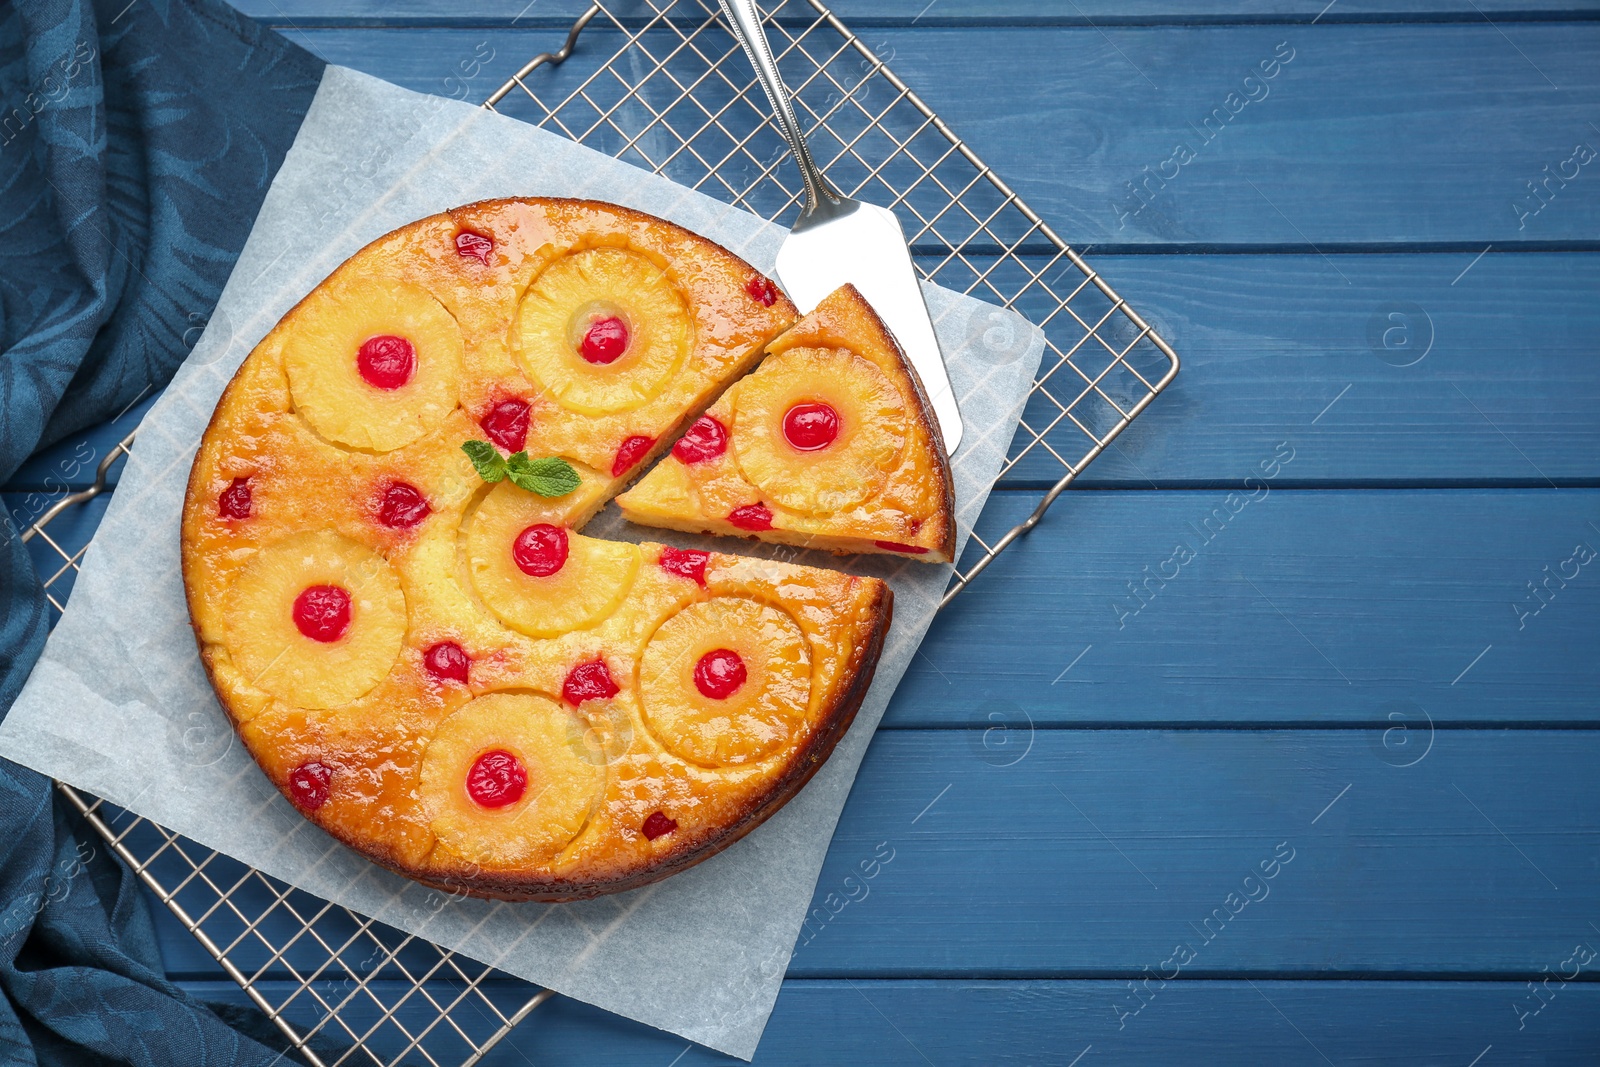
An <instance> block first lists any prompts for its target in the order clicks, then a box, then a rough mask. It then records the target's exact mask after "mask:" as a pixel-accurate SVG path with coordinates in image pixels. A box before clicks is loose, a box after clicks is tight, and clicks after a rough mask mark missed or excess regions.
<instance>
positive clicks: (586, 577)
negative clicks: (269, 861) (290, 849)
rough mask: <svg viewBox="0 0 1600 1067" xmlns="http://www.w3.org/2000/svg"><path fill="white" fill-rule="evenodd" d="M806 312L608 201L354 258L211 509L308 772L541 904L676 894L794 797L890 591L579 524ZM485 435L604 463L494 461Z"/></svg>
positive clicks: (201, 534)
mask: <svg viewBox="0 0 1600 1067" xmlns="http://www.w3.org/2000/svg"><path fill="white" fill-rule="evenodd" d="M794 318H795V309H794V307H793V305H792V304H791V303H790V302H789V301H788V300H787V299H786V298H785V297H783V295H782V294H781V293H780V292H779V291H778V290H777V288H776V286H774V285H773V284H772V282H771V281H769V280H768V279H766V278H764V277H762V276H761V274H760V273H759V272H757V271H756V270H754V269H753V268H752V267H750V266H749V265H748V264H746V263H745V262H744V261H742V260H741V259H739V258H738V257H737V256H735V255H733V254H732V253H730V252H728V251H726V250H724V249H722V248H720V247H718V246H717V245H715V244H713V243H712V242H710V241H707V240H705V239H704V238H701V237H699V236H697V235H695V234H692V233H689V232H688V231H685V230H683V229H681V228H679V227H676V226H674V225H672V224H670V223H667V222H664V221H662V220H660V219H656V218H653V217H650V216H647V215H643V214H640V213H638V212H634V211H630V210H628V209H625V208H620V207H616V206H614V205H607V204H600V203H595V202H586V201H571V200H540V199H518V200H500V201H490V202H484V203H479V204H473V205H468V206H466V207H463V208H460V209H457V210H454V211H450V212H446V213H443V214H440V215H435V216H431V217H429V218H425V219H421V220H419V221H417V222H415V223H412V224H411V225H409V226H406V227H404V228H402V229H400V230H397V231H395V232H393V233H391V234H388V235H386V236H385V237H383V238H380V239H379V240H377V241H375V242H374V243H372V244H371V245H369V246H368V247H366V248H365V249H362V250H361V251H360V252H358V253H357V254H356V255H354V256H352V257H351V258H350V259H349V260H348V261H346V262H345V263H344V264H343V265H342V266H340V267H339V268H338V269H337V270H336V271H334V273H333V274H332V275H330V276H329V277H328V278H327V279H326V280H325V281H323V282H322V283H321V284H320V285H319V286H318V287H317V288H316V289H315V290H313V291H312V292H311V293H310V294H309V295H308V296H307V297H306V298H305V299H304V300H303V301H301V303H300V304H299V305H297V306H296V307H295V308H294V309H293V310H291V311H290V312H289V313H288V314H287V315H285V316H284V318H283V319H282V320H281V321H280V322H279V324H278V325H277V326H276V327H275V328H274V329H273V331H272V332H271V333H269V334H268V335H267V337H266V338H264V339H263V340H262V341H261V343H260V344H259V345H258V346H257V347H256V348H255V350H254V351H253V352H252V353H251V354H250V355H249V356H248V357H247V358H246V360H245V361H244V363H243V364H242V365H241V366H240V368H239V370H238V372H237V373H236V375H235V376H234V379H233V381H232V382H231V383H230V384H229V386H228V388H227V390H226V391H225V393H224V394H223V397H222V399H221V400H220V401H219V403H218V406H217V409H216V413H215V415H214V416H213V418H212V421H211V424H210V426H209V428H208V429H207V431H206V433H205V435H204V438H203V440H202V442H201V445H200V448H199V451H198V453H197V455H196V457H195V462H194V467H193V470H192V473H191V476H190V482H189V490H188V495H187V498H186V501H185V506H184V515H183V546H182V548H183V562H184V581H185V587H186V590H187V593H188V599H189V608H190V615H191V619H192V622H193V624H194V629H195V633H196V637H197V641H198V643H199V647H200V652H201V659H202V662H203V663H204V665H205V668H206V670H207V672H208V674H209V676H210V678H211V681H212V684H213V687H214V688H215V690H216V692H217V695H218V697H219V699H220V701H221V703H222V705H223V707H224V708H225V709H226V710H227V712H228V714H229V715H230V717H231V718H232V720H233V722H234V724H235V726H236V728H237V730H238V732H239V736H240V737H241V738H242V739H243V741H244V743H245V745H246V746H247V747H248V749H249V751H250V752H251V754H252V756H253V757H254V758H255V760H256V761H257V763H258V764H259V765H260V766H261V768H262V769H263V771H264V772H265V773H266V774H267V775H268V777H269V778H270V779H271V780H272V781H273V782H274V784H276V785H277V786H278V788H279V789H280V790H282V791H283V793H284V794H285V795H286V796H287V797H288V798H289V799H290V801H291V802H293V803H294V804H295V805H296V806H297V807H298V808H299V810H300V811H301V812H302V813H303V814H304V815H305V816H306V817H307V818H308V819H310V820H312V821H313V822H315V823H316V824H317V825H319V826H321V827H322V828H323V829H325V830H327V831H328V832H329V833H330V834H332V835H333V836H335V837H336V838H338V839H339V840H340V841H342V842H344V843H345V844H347V845H349V846H350V847H352V848H354V849H356V850H358V851H359V852H361V853H363V854H364V855H366V856H368V857H369V858H371V859H373V860H375V861H376V862H378V863H381V864H383V865H385V866H387V867H390V868H392V869H394V870H396V871H399V872H401V873H403V874H406V875H408V876H410V877H412V878H416V879H418V880H419V881H423V882H426V883H429V884H432V885H437V886H441V887H448V888H450V889H453V890H460V891H464V892H468V893H473V894H477V895H482V896H492V897H500V898H503V899H512V900H570V899H578V898H582V897H587V896H593V895H596V894H599V893H605V892H613V891H617V890H621V889H627V888H631V887H634V886H638V885H643V884H645V883H647V882H650V881H653V880H655V879H657V878H660V877H663V876H665V875H667V874H670V873H673V872H674V871H677V870H681V869H682V868H684V867H687V866H690V865H692V864H693V863H696V862H698V861H700V860H702V859H704V858H706V857H708V856H710V855H713V854H715V852H717V851H718V850H720V849H722V848H725V847H726V846H727V845H728V844H731V843H732V842H733V841H734V840H737V839H738V838H739V837H740V836H742V835H743V834H744V833H746V832H748V831H749V830H750V829H752V828H753V827H755V826H756V825H758V824H759V823H760V822H761V821H762V820H763V819H765V818H766V817H767V816H768V815H770V814H771V813H772V812H773V811H775V810H777V808H778V807H780V806H781V805H782V804H783V803H784V802H785V801H786V800H787V799H788V798H789V797H791V796H792V795H793V794H794V793H795V792H796V791H797V790H798V789H799V788H800V786H802V785H803V784H804V783H805V781H806V780H807V779H808V778H809V777H810V775H811V774H812V773H813V772H814V771H815V770H816V769H817V768H818V767H819V766H820V765H821V763H822V761H824V760H825V759H826V758H827V756H828V754H829V753H830V752H831V751H832V749H833V746H834V744H835V743H836V741H837V740H838V738H839V737H840V736H841V735H842V734H843V732H844V730H845V729H846V728H847V727H848V725H849V723H850V721H851V719H852V717H853V716H854V714H855V711H856V709H857V707H858V706H859V705H860V702H861V699H862V697H863V696H864V695H865V692H866V689H867V686H868V684H869V682H870V680H871V677H872V671H873V668H874V666H875V664H876V662H877V658H878V655H879V652H880V649H881V647H882V643H883V639H884V635H885V634H886V632H887V630H888V627H889V622H890V613H891V607H890V601H891V598H890V593H889V590H888V587H887V586H886V585H885V584H884V583H882V582H880V581H878V580H876V579H870V578H860V577H853V576H850V575H847V574H843V573H839V572H834V571H829V570H821V569H817V568H809V567H801V566H796V565H793V564H787V563H781V562H774V561H765V560H756V559H749V558H742V557H738V556H733V555H727V554H723V553H720V552H715V551H707V550H701V549H678V548H669V547H665V546H662V545H656V544H639V545H634V544H629V543H623V542H611V541H605V540H601V539H597V538H591V537H586V536H584V535H583V534H582V533H580V532H579V530H580V529H581V527H582V526H583V524H584V523H585V522H586V521H587V520H588V519H589V518H590V517H591V516H592V515H593V514H594V513H595V511H597V510H598V509H599V508H600V507H601V506H602V505H603V504H604V503H605V501H606V500H607V499H609V498H610V497H611V496H612V495H613V494H614V493H615V492H616V490H617V489H618V488H619V487H620V486H621V485H622V484H623V483H624V482H625V481H626V480H627V479H628V478H629V477H630V476H632V475H633V474H635V473H637V472H638V471H639V470H640V469H642V468H643V467H644V466H645V465H646V464H648V463H649V462H650V461H651V460H652V459H653V458H654V457H656V456H659V455H660V454H661V453H662V452H664V451H665V450H666V449H667V448H668V447H670V446H671V445H672V444H673V441H674V438H675V437H676V436H677V435H678V433H679V431H680V430H681V429H682V427H683V426H684V425H685V424H687V423H688V422H690V421H692V420H693V419H694V418H695V417H696V416H697V415H698V414H699V413H700V412H701V411H703V410H704V409H705V407H706V406H707V405H708V404H710V403H711V402H712V401H713V400H714V399H715V398H716V397H717V396H718V394H719V393H720V392H721V391H722V390H724V389H725V388H726V387H727V386H728V385H729V383H731V382H734V381H736V380H738V379H739V378H740V377H741V376H743V375H745V374H746V373H747V372H748V371H749V370H750V368H751V367H752V366H753V365H754V364H755V363H756V362H757V361H758V360H759V359H761V358H762V355H763V352H764V350H765V349H767V347H768V343H769V342H770V341H772V339H773V338H774V337H776V336H777V335H779V334H780V333H781V332H782V331H783V330H785V329H786V328H787V327H789V326H790V325H791V324H792V323H793V320H794ZM769 358H770V357H769ZM473 441H479V442H486V444H485V445H483V446H481V447H483V448H489V446H492V455H494V456H495V457H496V459H497V460H498V461H499V464H500V466H501V467H503V466H504V464H505V461H506V459H507V458H508V457H511V458H513V459H515V458H516V457H518V456H521V457H522V458H523V459H527V458H528V457H532V458H534V459H536V460H544V459H546V458H551V457H553V458H559V459H560V460H563V461H565V469H566V470H569V471H570V472H573V473H575V475H576V477H575V478H570V479H569V480H568V481H567V482H565V483H562V484H551V483H549V481H548V479H547V480H546V481H544V482H539V483H538V484H537V485H533V489H532V490H530V488H528V487H526V486H527V485H531V484H533V483H525V482H524V481H522V480H519V479H510V478H507V479H504V480H500V481H495V482H490V481H486V480H485V477H484V476H483V474H482V473H480V468H479V466H477V465H475V462H474V459H471V458H469V456H468V454H467V453H466V452H465V451H464V450H463V445H464V444H466V443H468V442H473ZM490 466H493V464H490ZM513 469H515V464H513ZM556 481H557V482H559V481H560V479H559V478H557V479H556ZM557 490H560V491H559V492H558V491H557ZM546 493H549V494H552V495H545V494H546Z"/></svg>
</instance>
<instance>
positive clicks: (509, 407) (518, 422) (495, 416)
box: [478, 397, 528, 454]
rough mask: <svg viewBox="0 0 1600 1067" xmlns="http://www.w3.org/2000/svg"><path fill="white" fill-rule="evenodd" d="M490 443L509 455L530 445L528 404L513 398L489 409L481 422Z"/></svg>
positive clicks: (480, 424)
mask: <svg viewBox="0 0 1600 1067" xmlns="http://www.w3.org/2000/svg"><path fill="white" fill-rule="evenodd" d="M478 425H479V426H482V427H483V432H484V434H486V435H487V436H488V438H489V440H490V441H493V442H494V443H495V444H497V445H499V446H500V447H501V448H503V449H505V450H506V451H507V452H509V453H513V454H515V453H517V452H521V451H522V450H523V448H524V447H525V446H526V445H527V443H528V402H527V401H526V400H518V399H517V398H516V397H512V398H511V399H509V400H502V401H500V402H499V403H498V404H496V405H495V406H494V407H492V408H490V409H489V413H488V414H487V415H485V416H484V417H483V418H482V419H481V420H480V421H479V422H478Z"/></svg>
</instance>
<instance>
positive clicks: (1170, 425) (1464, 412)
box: [952, 253, 1600, 488]
mask: <svg viewBox="0 0 1600 1067" xmlns="http://www.w3.org/2000/svg"><path fill="white" fill-rule="evenodd" d="M1089 261H1090V264H1091V265H1092V266H1093V267H1094V268H1095V269H1096V270H1098V271H1099V272H1100V273H1102V274H1103V275H1104V276H1105V277H1106V279H1107V280H1108V281H1109V282H1110V283H1111V284H1112V285H1113V286H1114V287H1115V288H1116V289H1117V291H1118V292H1119V293H1120V295H1121V296H1122V297H1123V298H1124V299H1126V300H1127V301H1128V302H1129V303H1130V304H1131V305H1132V306H1133V307H1134V308H1136V309H1137V310H1138V311H1139V312H1140V314H1141V315H1143V316H1144V317H1145V319H1146V320H1147V321H1149V322H1150V323H1151V324H1152V325H1154V326H1155V327H1156V328H1157V329H1158V330H1159V331H1160V332H1161V334H1162V335H1163V336H1164V337H1165V338H1166V339H1167V340H1168V341H1169V342H1170V343H1171V344H1172V346H1173V347H1174V348H1175V349H1176V350H1177V351H1178V353H1179V355H1180V356H1181V357H1182V358H1183V363H1184V370H1183V372H1182V373H1181V374H1180V375H1179V376H1178V378H1177V379H1176V381H1175V382H1174V383H1173V384H1172V386H1171V387H1170V389H1169V390H1168V391H1167V393H1165V394H1164V395H1163V396H1161V397H1160V398H1159V399H1157V400H1156V402H1155V403H1153V404H1152V405H1151V406H1150V408H1149V409H1147V410H1146V411H1145V412H1144V413H1143V414H1142V415H1141V416H1140V417H1139V419H1138V420H1137V421H1136V422H1135V423H1134V424H1133V426H1132V427H1130V428H1129V430H1128V431H1127V432H1126V433H1125V434H1124V435H1123V436H1122V437H1121V438H1119V439H1118V440H1117V442H1116V444H1115V445H1114V447H1113V448H1111V449H1110V450H1109V451H1108V452H1106V453H1105V454H1104V455H1103V456H1101V457H1100V458H1099V459H1097V460H1096V461H1095V462H1094V464H1093V465H1092V466H1091V467H1090V468H1089V469H1088V471H1087V472H1086V473H1085V474H1084V475H1083V476H1082V478H1081V479H1080V481H1079V484H1080V485H1084V486H1106V487H1121V488H1147V487H1151V486H1160V487H1163V488H1165V487H1184V486H1200V485H1216V484H1220V483H1222V482H1229V483H1231V484H1234V485H1237V484H1238V482H1239V479H1241V478H1243V477H1244V476H1245V474H1246V473H1247V472H1249V471H1250V470H1252V469H1253V468H1254V466H1255V464H1256V463H1257V461H1258V460H1260V459H1261V457H1263V456H1265V455H1269V454H1271V452H1272V449H1273V447H1274V446H1275V445H1276V444H1277V443H1278V442H1279V441H1282V440H1284V439H1285V438H1291V439H1292V440H1293V441H1294V442H1295V445H1296V448H1297V455H1296V458H1295V462H1294V464H1293V465H1292V466H1291V467H1290V468H1289V469H1287V470H1285V471H1284V473H1283V477H1284V479H1285V482H1284V484H1291V485H1299V486H1362V485H1387V486H1420V485H1472V484H1498V485H1508V484H1509V485H1536V486H1545V487H1547V486H1549V485H1552V484H1561V485H1570V484H1580V485H1592V484H1595V479H1596V477H1597V476H1600V467H1597V466H1596V464H1597V463H1600V368H1597V367H1596V365H1595V361H1594V360H1592V359H1590V358H1589V354H1590V353H1593V352H1594V351H1595V350H1596V348H1597V347H1600V305H1597V304H1596V301H1595V300H1594V299H1593V294H1594V293H1595V292H1596V291H1597V287H1600V257H1597V256H1593V255H1590V254H1583V253H1578V254H1542V255H1507V256H1500V255H1498V254H1490V255H1486V256H1484V257H1482V259H1479V260H1477V261H1476V262H1474V255H1473V254H1464V253H1463V254H1452V255H1364V256H1337V257H1333V258H1332V260H1331V261H1330V260H1325V259H1323V258H1321V257H1318V256H1314V255H1313V256H1281V255H1280V256H1161V257H1155V256H1105V255H1092V256H1090V260H1089ZM1075 273H1076V272H1070V271H1069V272H1068V273H1067V274H1066V278H1067V279H1070V278H1071V277H1072V275H1073V274H1075ZM1341 274H1342V275H1343V276H1344V277H1345V278H1347V279H1348V281H1349V284H1345V283H1344V281H1342V280H1341V277H1340V275H1341ZM998 277H999V278H1000V282H1001V286H1004V285H1005V284H1006V283H1007V282H1010V281H1012V280H1011V279H1009V278H1007V277H1005V276H1004V272H1001V275H999V276H998ZM1050 277H1051V281H1052V282H1053V283H1054V284H1053V285H1052V288H1053V289H1055V290H1056V291H1058V292H1059V290H1060V288H1061V286H1062V285H1063V284H1064V282H1063V280H1062V277H1061V272H1055V273H1053V274H1052V275H1051V276H1050ZM952 280H953V281H958V282H959V281H963V280H964V279H961V278H959V277H956V278H953V279H952ZM1014 284H1016V285H1018V286H1019V287H1020V285H1021V284H1023V282H1022V281H1021V280H1017V281H1015V282H1014ZM980 292H985V295H989V296H991V298H992V297H993V296H994V295H995V294H994V293H992V292H986V291H984V290H980ZM1050 303H1051V301H1049V300H1048V299H1047V294H1045V293H1043V292H1041V291H1040V289H1039V287H1037V286H1035V287H1034V288H1033V289H1032V290H1030V292H1029V294H1028V297H1027V298H1026V299H1025V300H1024V301H1023V302H1022V304H1021V305H1020V309H1021V310H1023V311H1024V312H1025V313H1028V314H1030V315H1031V316H1032V317H1033V318H1034V319H1035V320H1036V321H1040V320H1043V319H1044V317H1045V316H1046V315H1048V314H1049V313H1050V310H1051V308H1050V306H1049V305H1050ZM1063 321H1066V320H1063ZM1069 325H1070V323H1069ZM1109 332H1110V333H1111V335H1112V336H1111V337H1110V338H1109V340H1111V341H1112V342H1113V343H1114V344H1115V345H1116V346H1117V347H1119V348H1121V347H1124V346H1125V345H1126V344H1127V343H1128V342H1129V341H1131V340H1132V338H1133V331H1132V330H1131V329H1121V330H1118V329H1113V330H1111V331H1109ZM1056 334H1057V336H1058V343H1060V344H1062V345H1063V347H1064V346H1065V345H1066V344H1067V343H1070V342H1072V341H1074V340H1076V338H1077V335H1076V334H1074V333H1072V331H1071V330H1068V329H1065V328H1062V327H1058V328H1057V330H1056ZM1089 350H1090V357H1089V358H1087V359H1084V360H1082V361H1081V362H1083V364H1084V366H1085V369H1086V371H1087V372H1089V373H1091V374H1092V373H1095V372H1097V371H1098V370H1099V369H1100V367H1101V366H1102V365H1103V363H1097V362H1095V359H1094V353H1095V352H1096V351H1097V349H1096V346H1094V345H1093V344H1091V345H1090V346H1089ZM1099 355H1100V358H1101V359H1102V360H1103V359H1104V353H1103V352H1100V353H1099ZM1146 373H1149V372H1148V371H1147V372H1146ZM1126 384H1128V385H1133V384H1135V383H1133V382H1132V381H1131V380H1126ZM1051 388H1052V390H1053V391H1054V393H1055V394H1056V396H1057V397H1058V398H1062V399H1070V398H1071V397H1072V396H1074V395H1076V393H1077V392H1078V391H1080V390H1082V389H1083V382H1082V379H1079V378H1077V377H1076V376H1074V375H1072V374H1071V373H1070V372H1068V373H1061V374H1059V375H1058V377H1057V379H1056V381H1055V382H1054V383H1053V384H1052V386H1051ZM1124 395H1128V396H1131V395H1133V394H1132V393H1131V391H1130V392H1129V393H1127V394H1124ZM1119 399H1120V398H1119ZM1099 407H1100V409H1101V410H1102V411H1104V412H1106V413H1109V408H1108V407H1106V406H1105V405H1104V404H1100V405H1099ZM1058 412H1059V409H1057V408H1055V407H1053V406H1052V405H1050V404H1048V403H1046V402H1044V401H1042V400H1040V401H1036V402H1035V403H1034V404H1033V405H1032V407H1031V408H1030V411H1029V413H1028V416H1027V421H1028V423H1029V425H1031V426H1038V427H1042V426H1045V425H1048V424H1049V422H1050V420H1051V419H1052V418H1059V413H1058ZM1024 440H1026V438H1024ZM1050 440H1051V442H1052V444H1054V445H1056V446H1057V448H1058V450H1060V451H1062V452H1063V453H1064V454H1066V455H1069V456H1072V457H1074V458H1076V456H1077V455H1080V454H1081V452H1082V450H1083V448H1084V447H1085V446H1086V445H1087V444H1088V441H1087V439H1086V438H1083V437H1082V436H1081V435H1080V434H1078V433H1077V432H1076V430H1075V428H1074V427H1073V426H1072V424H1071V423H1068V422H1063V423H1062V424H1061V425H1060V426H1058V428H1057V429H1056V431H1055V432H1054V433H1053V434H1052V435H1051V437H1050ZM1072 449H1076V450H1077V451H1072ZM1062 473H1063V472H1062V470H1061V468H1060V465H1059V463H1058V462H1057V461H1055V460H1054V459H1053V458H1052V457H1050V456H1049V455H1048V453H1046V452H1044V451H1043V450H1042V449H1041V450H1038V452H1037V454H1035V455H1031V456H1028V457H1025V458H1024V460H1023V462H1022V463H1021V464H1019V465H1018V466H1017V467H1016V468H1015V469H1014V470H1013V471H1012V472H1011V473H1010V474H1009V475H1008V477H1007V484H1019V483H1021V482H1024V481H1027V480H1042V481H1044V482H1049V481H1053V480H1054V479H1055V478H1057V477H1060V475H1061V474H1062Z"/></svg>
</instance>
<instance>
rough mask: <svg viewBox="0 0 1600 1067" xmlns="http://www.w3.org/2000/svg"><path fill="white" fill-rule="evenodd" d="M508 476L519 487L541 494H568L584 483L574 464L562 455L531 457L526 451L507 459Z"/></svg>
mask: <svg viewBox="0 0 1600 1067" xmlns="http://www.w3.org/2000/svg"><path fill="white" fill-rule="evenodd" d="M506 477H508V478H510V479H511V484H513V485H515V486H517V487H518V488H519V489H526V490H527V491H528V492H530V493H537V494H538V495H540V496H566V495H567V494H568V493H570V492H572V491H573V490H574V489H576V488H578V486H580V485H582V484H583V479H582V478H580V477H578V472H577V471H575V470H573V469H572V464H570V463H568V462H567V461H566V460H564V459H562V458H561V457H560V456H546V457H544V458H543V459H529V458H528V454H527V453H526V452H518V453H517V454H516V455H514V456H512V457H511V458H510V459H508V460H507V461H506Z"/></svg>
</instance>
